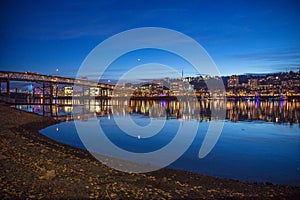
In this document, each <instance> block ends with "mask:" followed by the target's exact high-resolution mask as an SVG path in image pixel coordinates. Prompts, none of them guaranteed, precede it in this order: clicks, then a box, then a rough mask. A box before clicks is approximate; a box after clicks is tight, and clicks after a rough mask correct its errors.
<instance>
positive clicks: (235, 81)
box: [227, 75, 239, 88]
mask: <svg viewBox="0 0 300 200" xmlns="http://www.w3.org/2000/svg"><path fill="white" fill-rule="evenodd" d="M227 86H228V87H229V88H230V87H238V86H239V77H238V76H236V75H233V76H230V78H229V79H228V81H227Z"/></svg>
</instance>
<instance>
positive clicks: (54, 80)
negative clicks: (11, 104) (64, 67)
mask: <svg viewBox="0 0 300 200" xmlns="http://www.w3.org/2000/svg"><path fill="white" fill-rule="evenodd" d="M11 81H20V82H32V83H39V84H41V85H42V87H41V89H42V92H43V95H42V97H43V98H49V99H53V96H57V94H56V95H55V94H54V92H53V90H54V89H55V88H56V92H57V88H58V85H64V86H73V85H76V86H80V87H81V89H82V95H84V91H89V89H90V88H91V87H94V88H99V91H100V92H99V97H108V96H109V94H111V92H112V91H113V89H114V85H111V84H104V83H99V82H95V81H89V80H87V79H84V78H82V79H75V78H68V77H61V76H53V75H44V74H38V73H35V72H13V71H1V70H0V93H1V94H2V91H1V85H2V83H3V82H4V83H6V95H7V96H9V95H10V85H11ZM46 90H47V91H48V93H49V94H46ZM88 93H89V92H88Z"/></svg>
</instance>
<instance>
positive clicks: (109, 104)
mask: <svg viewBox="0 0 300 200" xmlns="http://www.w3.org/2000/svg"><path fill="white" fill-rule="evenodd" d="M77 101H78V102H76V104H77V105H78V106H74V108H77V109H80V110H81V112H82V115H81V116H82V117H83V118H88V117H93V116H94V115H95V114H96V115H97V116H103V115H106V114H113V115H117V116H120V115H124V114H125V113H126V112H127V113H130V114H132V113H137V114H143V115H149V111H150V110H151V107H152V106H153V105H159V106H160V107H161V108H163V110H162V109H159V111H163V113H152V114H153V115H157V116H159V115H161V116H165V117H166V118H167V119H173V118H177V119H183V120H190V119H196V120H198V121H199V122H202V121H211V120H214V119H213V118H212V116H211V111H212V109H214V110H222V109H226V119H228V120H230V121H232V122H237V121H257V120H261V121H266V122H275V123H289V124H291V125H292V124H294V123H296V124H299V123H300V102H299V101H268V100H265V101H260V100H256V101H227V102H225V101H222V100H213V101H209V100H206V101H197V102H195V101H191V102H178V101H167V100H161V101H157V100H130V101H122V100H85V101H84V102H80V101H79V100H77ZM15 107H16V108H18V109H21V110H26V111H29V112H35V113H38V114H41V115H46V116H52V117H56V118H61V119H67V120H71V119H73V115H72V111H73V107H72V100H58V102H57V104H55V105H16V106H15ZM154 111H155V110H154ZM150 114H151V113H150Z"/></svg>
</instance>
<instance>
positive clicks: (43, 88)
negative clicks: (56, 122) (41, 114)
mask: <svg viewBox="0 0 300 200" xmlns="http://www.w3.org/2000/svg"><path fill="white" fill-rule="evenodd" d="M42 90H43V104H44V103H46V102H45V99H46V98H45V83H43V87H42ZM43 109H44V107H43Z"/></svg>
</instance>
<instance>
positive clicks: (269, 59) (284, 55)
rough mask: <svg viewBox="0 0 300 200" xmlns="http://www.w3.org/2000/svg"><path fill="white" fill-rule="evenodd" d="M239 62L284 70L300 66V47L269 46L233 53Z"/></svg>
mask: <svg viewBox="0 0 300 200" xmlns="http://www.w3.org/2000/svg"><path fill="white" fill-rule="evenodd" d="M233 57H234V58H236V59H238V60H240V61H241V62H246V63H249V65H253V66H252V67H258V68H260V66H263V67H264V69H266V68H268V69H270V70H274V69H275V70H277V71H286V70H298V69H299V68H300V47H298V46H294V47H289V48H287V47H285V48H271V49H264V50H259V51H256V52H250V53H242V54H237V55H233Z"/></svg>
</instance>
